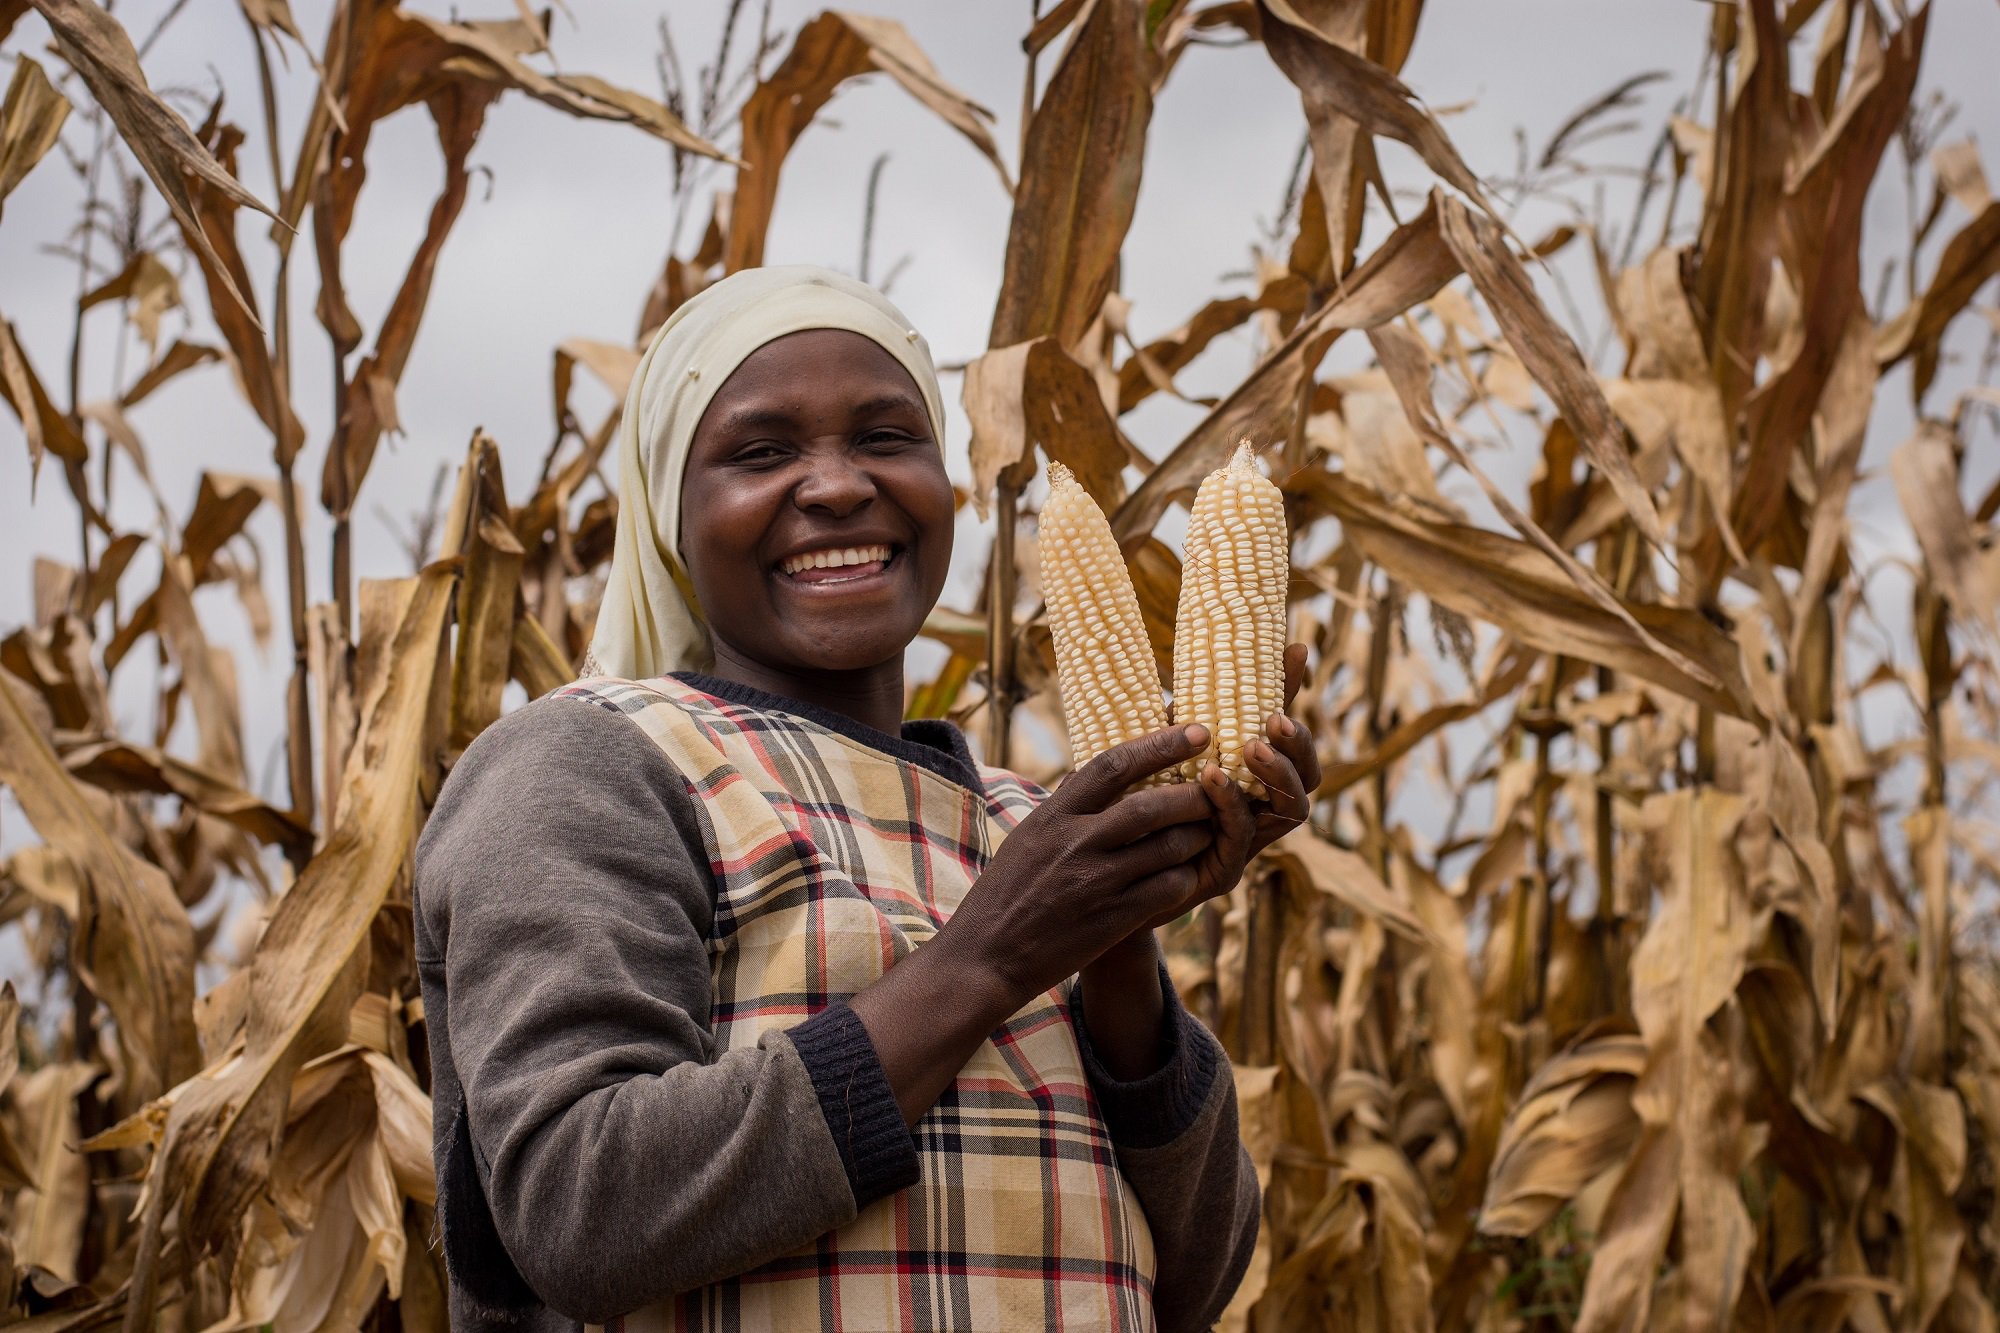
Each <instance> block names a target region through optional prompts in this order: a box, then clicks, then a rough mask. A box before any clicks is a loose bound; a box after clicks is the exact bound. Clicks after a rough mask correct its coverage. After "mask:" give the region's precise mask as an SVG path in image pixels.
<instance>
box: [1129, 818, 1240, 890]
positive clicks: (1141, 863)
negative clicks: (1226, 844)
mask: <svg viewBox="0 0 2000 1333" xmlns="http://www.w3.org/2000/svg"><path fill="white" fill-rule="evenodd" d="M1214 841H1215V830H1214V828H1212V827H1211V826H1210V825H1208V824H1207V823H1200V824H1176V825H1174V826H1173V827H1172V828H1170V829H1163V830H1162V831H1160V832H1158V833H1155V834H1153V835H1152V836H1151V837H1149V838H1141V839H1139V841H1137V842H1135V843H1132V844H1131V845H1130V846H1127V847H1125V848H1123V849H1121V850H1119V851H1117V852H1114V853H1112V854H1111V864H1112V866H1113V867H1114V869H1113V873H1114V874H1115V875H1116V876H1117V877H1118V878H1119V879H1121V880H1123V881H1124V882H1125V884H1126V885H1127V886H1130V885H1132V884H1134V883H1136V882H1138V881H1139V880H1142V879H1144V878H1146V877H1147V876H1148V875H1156V874H1158V873H1159V872H1160V871H1162V870H1165V869H1167V868H1168V867H1170V866H1177V865H1180V864H1182V863H1183V862H1188V861H1192V860H1194V858H1196V857H1197V856H1200V855H1201V854H1202V853H1203V852H1205V851H1207V850H1208V848H1209V846H1210V844H1212V843H1213V842H1214ZM1128 891H1129V887H1128Z"/></svg>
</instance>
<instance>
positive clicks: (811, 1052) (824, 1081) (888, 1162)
mask: <svg viewBox="0 0 2000 1333" xmlns="http://www.w3.org/2000/svg"><path fill="white" fill-rule="evenodd" d="M785 1035H786V1036H787V1037H789V1038H791V1042H792V1047H793V1049H794V1050H796V1051H798V1053H799V1060H800V1062H801V1063H803V1064H804V1065H805V1067H806V1074H807V1076H808V1077H810V1078H811V1079H812V1085H813V1095H814V1096H816V1097H817V1098H819V1109H820V1114H821V1115H823V1116H825V1117H826V1127H827V1129H828V1130H829V1131H831V1132H832V1134H833V1144H834V1147H836V1148H838V1149H839V1150H840V1164H841V1166H843V1167H845V1168H846V1170H847V1184H848V1187H849V1188H850V1189H852V1190H853V1191H854V1206H855V1208H856V1209H857V1210H858V1209H862V1208H866V1207H867V1206H868V1205H869V1204H871V1203H873V1202H875V1201H876V1200H877V1199H880V1198H882V1197H884V1196H885V1195H889V1194H894V1193H895V1192H896V1191H897V1190H901V1189H908V1188H909V1187H910V1186H912V1185H914V1184H916V1183H917V1179H918V1177H919V1175H920V1174H921V1171H920V1169H919V1167H918V1165H917V1143H916V1140H915V1139H914V1138H913V1137H911V1135H910V1130H909V1127H908V1126H907V1125H905V1124H904V1123H903V1112H902V1109H901V1108H900V1107H898V1106H897V1105H896V1092H895V1089H893V1088H891V1087H890V1086H889V1076H888V1075H887V1074H885V1073H884V1072H883V1071H882V1061H881V1060H880V1058H878V1057H877V1056H876V1054H875V1043H874V1042H872V1041H870V1040H868V1029H867V1028H865V1027H863V1026H862V1023H861V1020H860V1018H858V1017H856V1015H855V1013H854V1011H853V1010H852V1009H849V1008H848V1007H847V1006H846V1005H844V1004H836V1005H832V1006H830V1007H828V1008H826V1009H822V1010H821V1011H820V1012H819V1013H817V1014H814V1015H813V1016H812V1017H811V1018H808V1019H807V1020H806V1021H805V1022H803V1023H801V1024H799V1025H798V1026H797V1027H795V1028H792V1029H791V1030H790V1031H788V1032H786V1033H785Z"/></svg>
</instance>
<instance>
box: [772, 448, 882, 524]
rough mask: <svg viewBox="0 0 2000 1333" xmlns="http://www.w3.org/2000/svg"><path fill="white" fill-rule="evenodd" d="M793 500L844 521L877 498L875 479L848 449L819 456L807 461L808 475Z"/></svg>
mask: <svg viewBox="0 0 2000 1333" xmlns="http://www.w3.org/2000/svg"><path fill="white" fill-rule="evenodd" d="M792 496H793V500H794V502H795V503H797V505H798V506H799V507H800V508H801V509H823V510H825V511H827V512H828V513H830V514H832V515H834V516H835V517H836V518H842V517H845V516H846V515H848V514H851V513H853V512H854V511H855V510H856V509H859V508H860V507H861V506H862V505H865V504H867V503H868V502H869V501H870V500H872V499H874V498H875V479H874V478H873V477H871V476H869V475H868V470H867V469H866V468H864V467H861V466H859V465H858V464H857V462H856V461H855V460H854V459H853V458H852V457H850V456H849V455H848V453H847V451H846V450H844V449H842V450H837V451H828V452H826V453H818V452H815V453H813V454H811V455H809V456H808V457H807V460H806V475H805V476H804V477H803V478H802V479H801V480H800V482H799V484H798V486H797V487H796V488H794V489H793V491H792Z"/></svg>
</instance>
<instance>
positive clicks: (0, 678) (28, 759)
mask: <svg viewBox="0 0 2000 1333" xmlns="http://www.w3.org/2000/svg"><path fill="white" fill-rule="evenodd" d="M29 697H30V696H29V695H28V693H27V690H26V689H25V688H24V687H23V686H22V685H20V684H19V683H18V682H17V681H16V679H15V677H14V676H13V675H12V674H10V673H8V672H4V671H0V781H3V782H5V783H6V785H7V786H8V787H9V788H11V789H12V791H13V793H14V798H15V800H17V801H19V802H20V804H21V809H22V811H23V813H25V814H26V815H27V817H28V822H29V823H30V824H32V825H34V827H35V831H36V832H37V833H39V834H41V835H42V837H43V838H44V839H45V840H47V842H48V844H49V845H50V846H51V847H53V848H55V849H57V850H58V851H60V852H61V853H62V854H63V855H64V856H65V857H66V858H67V859H68V860H69V861H70V863H71V864H72V865H74V866H75V867H76V869H77V870H78V871H79V872H81V877H82V878H81V884H80V892H79V902H78V905H77V911H76V917H77V937H78V940H77V964H78V967H79V970H80V971H81V972H82V973H83V975H84V977H85V979H86V980H87V981H88V982H89V983H90V986H91V989H92V990H94V991H95V992H96V993H97V994H98V995H99V996H100V997H102V998H103V1000H104V1003H105V1005H106V1006H107V1007H108V1008H109V1009H110V1010H111V1013H112V1015H113V1016H114V1017H115V1018H116V1019H117V1020H118V1037H119V1046H120V1049H121V1050H123V1052H124V1053H125V1059H126V1061H127V1067H126V1071H125V1084H126V1087H125V1097H126V1098H127V1099H128V1100H129V1101H130V1103H131V1104H134V1105H136V1104H137V1103H139V1102H142V1101H145V1100H147V1099H149V1098H152V1097H155V1096H157V1095H159V1093H161V1092H162V1091H164V1090H165V1089H166V1088H169V1087H171V1086H173V1085H174V1084H175V1083H178V1082H180V1081H181V1080H182V1079H184V1078H186V1077H187V1076H188V1075H189V1074H191V1073H193V1072H194V1069H195V1066H196V1062H197V1059H198V1052H197V1049H196V1046H195V1038H194V1022H193V1018H192V1014H193V1005H194V930H193V927H192V926H190V925H189V923H188V918H187V913H186V911H184V910H183V909H182V907H181V904H180V901H179V899H177V898H176V897H175V896H174V889H173V885H172V884H171V883H170V882H169V881H168V879H167V876H166V873H165V872H164V871H162V870H161V869H160V868H159V867H158V866H156V865H154V864H152V863H151V862H149V861H144V860H141V859H140V858H139V857H138V856H137V855H136V854H134V853H133V851H132V850H131V849H130V848H129V847H127V846H126V845H125V843H124V841H123V840H122V839H121V838H119V837H118V836H117V835H116V834H115V833H114V832H113V831H112V827H111V825H110V810H109V808H108V806H107V804H106V803H105V802H104V799H103V797H102V796H99V795H97V794H96V793H93V792H90V791H89V790H88V789H87V788H85V787H83V786H81V785H80V784H79V783H78V782H77V781H76V779H75V778H73V777H71V776H70V775H69V773H68V772H66V771H65V770H64V769H63V767H62V764H61V761H59V760H58V759H57V758H56V755H55V751H54V750H53V749H51V748H50V745H49V740H48V737H47V735H46V733H45V731H44V730H43V728H42V726H41V725H39V724H38V723H37V721H36V720H35V718H34V713H33V710H32V709H31V707H30V705H29Z"/></svg>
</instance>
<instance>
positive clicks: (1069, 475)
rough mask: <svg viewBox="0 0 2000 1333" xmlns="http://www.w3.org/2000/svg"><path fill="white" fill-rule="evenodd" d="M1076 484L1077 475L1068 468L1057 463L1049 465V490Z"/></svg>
mask: <svg viewBox="0 0 2000 1333" xmlns="http://www.w3.org/2000/svg"><path fill="white" fill-rule="evenodd" d="M1076 484H1077V480H1076V473H1074V472H1071V471H1070V470H1069V468H1068V467H1066V466H1065V465H1063V464H1061V463H1056V462H1051V463H1050V464H1049V488H1050V489H1051V490H1053V489H1054V488H1056V487H1057V486H1064V485H1068V486H1074V485H1076Z"/></svg>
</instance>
